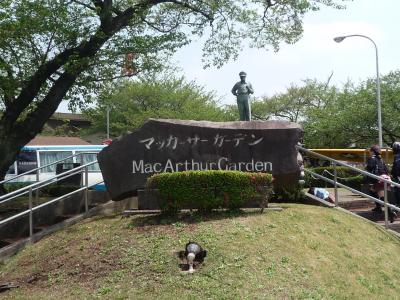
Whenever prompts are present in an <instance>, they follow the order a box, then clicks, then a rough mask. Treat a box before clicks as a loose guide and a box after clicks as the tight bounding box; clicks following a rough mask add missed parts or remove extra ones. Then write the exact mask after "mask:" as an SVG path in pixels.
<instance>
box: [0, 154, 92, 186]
mask: <svg viewBox="0 0 400 300" xmlns="http://www.w3.org/2000/svg"><path fill="white" fill-rule="evenodd" d="M98 153H99V152H93V151H88V152H80V153H75V154H73V155H70V156H67V157H65V158H63V159H60V160H57V161H54V162H52V163H49V164H47V165H44V166H41V167H37V168H35V169H32V170H29V171H26V172H24V173H21V174H18V175H15V176H14V177H12V178H9V179H4V180H2V181H0V184H3V183H6V182H9V181H13V180H15V179H17V178H19V177H22V176H24V175H28V174H31V173H32V172H36V173H37V172H38V171H39V170H41V169H44V168H47V167H50V166H53V165H55V164H58V163H60V162H63V161H66V160H67V159H70V158H74V157H77V156H78V155H82V154H98ZM31 175H32V174H31Z"/></svg>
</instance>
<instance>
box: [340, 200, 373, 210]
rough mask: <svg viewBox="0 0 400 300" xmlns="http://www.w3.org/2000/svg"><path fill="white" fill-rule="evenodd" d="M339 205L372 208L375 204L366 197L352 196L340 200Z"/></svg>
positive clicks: (350, 207)
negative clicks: (349, 198)
mask: <svg viewBox="0 0 400 300" xmlns="http://www.w3.org/2000/svg"><path fill="white" fill-rule="evenodd" d="M339 206H340V207H342V208H345V209H350V210H351V209H358V208H371V209H372V208H373V207H374V206H375V204H374V203H373V202H372V201H371V200H369V199H367V198H354V199H353V200H347V201H340V199H339Z"/></svg>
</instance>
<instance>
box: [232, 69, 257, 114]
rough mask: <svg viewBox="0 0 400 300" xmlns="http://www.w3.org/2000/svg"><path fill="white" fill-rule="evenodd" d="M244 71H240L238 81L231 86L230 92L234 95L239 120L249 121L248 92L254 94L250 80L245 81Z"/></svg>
mask: <svg viewBox="0 0 400 300" xmlns="http://www.w3.org/2000/svg"><path fill="white" fill-rule="evenodd" d="M246 75H247V74H246V73H245V72H243V71H242V72H240V73H239V76H240V81H239V82H237V83H236V84H235V85H234V86H233V88H232V94H234V95H235V96H236V99H237V105H238V109H239V116H240V121H251V109H250V94H254V90H253V87H252V86H251V83H250V82H246Z"/></svg>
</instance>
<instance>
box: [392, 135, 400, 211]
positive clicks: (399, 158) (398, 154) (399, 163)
mask: <svg viewBox="0 0 400 300" xmlns="http://www.w3.org/2000/svg"><path fill="white" fill-rule="evenodd" d="M392 150H393V166H392V172H391V175H392V180H393V181H394V182H396V183H400V142H394V143H393V145H392ZM394 197H395V201H396V203H395V205H396V206H398V207H400V188H398V187H394Z"/></svg>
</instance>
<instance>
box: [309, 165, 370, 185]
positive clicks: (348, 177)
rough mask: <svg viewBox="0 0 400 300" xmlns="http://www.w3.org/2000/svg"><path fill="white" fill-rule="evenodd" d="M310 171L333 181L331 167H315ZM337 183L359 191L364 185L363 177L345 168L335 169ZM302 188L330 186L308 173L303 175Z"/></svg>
mask: <svg viewBox="0 0 400 300" xmlns="http://www.w3.org/2000/svg"><path fill="white" fill-rule="evenodd" d="M309 170H310V171H312V172H314V173H317V174H319V175H322V176H324V177H327V178H329V179H332V180H333V174H334V169H333V167H317V168H309ZM336 172H337V177H338V182H340V183H343V184H345V185H347V186H349V187H352V188H354V189H360V188H361V185H362V184H363V183H364V177H363V176H362V175H360V174H359V173H357V172H355V171H353V170H351V169H349V168H346V167H336ZM304 187H307V188H310V187H332V184H330V183H327V182H326V181H324V180H322V179H319V178H316V177H314V176H312V175H311V174H310V173H308V172H306V173H305V184H304Z"/></svg>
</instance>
